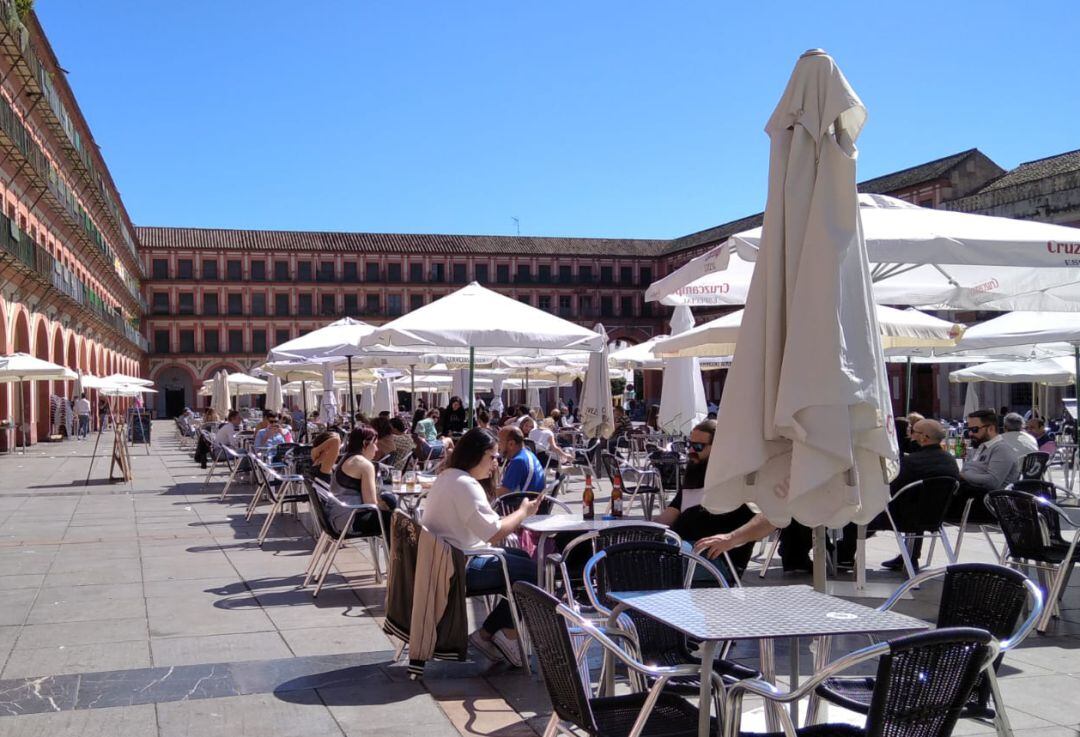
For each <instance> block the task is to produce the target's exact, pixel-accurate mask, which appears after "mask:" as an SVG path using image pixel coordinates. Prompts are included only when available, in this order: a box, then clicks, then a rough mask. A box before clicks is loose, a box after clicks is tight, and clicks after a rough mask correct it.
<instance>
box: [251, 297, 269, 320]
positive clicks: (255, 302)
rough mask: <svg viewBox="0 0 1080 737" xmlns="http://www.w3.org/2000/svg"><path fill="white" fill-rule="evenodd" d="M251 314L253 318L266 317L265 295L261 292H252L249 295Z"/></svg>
mask: <svg viewBox="0 0 1080 737" xmlns="http://www.w3.org/2000/svg"><path fill="white" fill-rule="evenodd" d="M251 314H252V315H254V316H255V317H263V316H264V315H266V295H265V294H264V293H262V292H253V293H252V295H251Z"/></svg>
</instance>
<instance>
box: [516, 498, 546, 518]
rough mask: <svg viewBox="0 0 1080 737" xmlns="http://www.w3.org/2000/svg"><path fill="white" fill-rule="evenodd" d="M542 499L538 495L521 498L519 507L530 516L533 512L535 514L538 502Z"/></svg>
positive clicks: (538, 505) (538, 506)
mask: <svg viewBox="0 0 1080 737" xmlns="http://www.w3.org/2000/svg"><path fill="white" fill-rule="evenodd" d="M542 501H543V499H541V498H540V497H535V498H533V499H522V500H521V508H522V509H523V510H525V516H526V517H532V516H533V515H534V514H536V510H538V509H539V508H540V502H542Z"/></svg>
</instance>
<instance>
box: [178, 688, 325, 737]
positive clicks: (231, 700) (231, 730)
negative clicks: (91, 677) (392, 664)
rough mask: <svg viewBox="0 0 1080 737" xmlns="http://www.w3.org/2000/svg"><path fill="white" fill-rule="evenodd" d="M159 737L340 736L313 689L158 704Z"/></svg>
mask: <svg viewBox="0 0 1080 737" xmlns="http://www.w3.org/2000/svg"><path fill="white" fill-rule="evenodd" d="M157 709H158V724H159V728H160V731H159V733H158V734H159V735H160V737H189V736H190V735H199V737H238V736H239V735H258V736H259V737H296V735H305V737H341V729H340V728H339V727H338V725H337V722H336V721H335V720H334V717H333V716H331V714H330V712H329V711H328V710H327V709H326V707H325V706H323V705H322V703H321V702H320V701H319V698H318V696H317V695H316V694H315V693H314V692H313V691H307V692H294V693H290V694H289V695H288V700H283V699H280V698H278V697H277V696H275V695H274V694H253V695H250V696H231V697H225V698H220V699H207V700H202V701H178V702H173V703H168V704H159V705H158V707H157Z"/></svg>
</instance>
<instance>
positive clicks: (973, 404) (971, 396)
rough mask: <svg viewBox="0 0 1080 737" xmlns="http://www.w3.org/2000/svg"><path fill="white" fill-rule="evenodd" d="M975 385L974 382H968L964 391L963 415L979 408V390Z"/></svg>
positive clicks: (965, 415)
mask: <svg viewBox="0 0 1080 737" xmlns="http://www.w3.org/2000/svg"><path fill="white" fill-rule="evenodd" d="M975 387H976V385H975V384H974V383H971V384H968V385H967V389H966V391H965V393H964V417H967V416H968V415H970V414H971V413H972V412H975V411H976V410H979V409H981V408H980V407H979V392H978V390H976V388H975Z"/></svg>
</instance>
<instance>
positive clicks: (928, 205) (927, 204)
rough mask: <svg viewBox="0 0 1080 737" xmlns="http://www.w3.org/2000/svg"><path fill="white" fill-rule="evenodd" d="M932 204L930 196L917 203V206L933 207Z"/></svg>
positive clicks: (932, 200)
mask: <svg viewBox="0 0 1080 737" xmlns="http://www.w3.org/2000/svg"><path fill="white" fill-rule="evenodd" d="M933 206H934V198H933V197H931V198H930V199H928V200H923V201H922V202H920V203H919V207H933Z"/></svg>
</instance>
